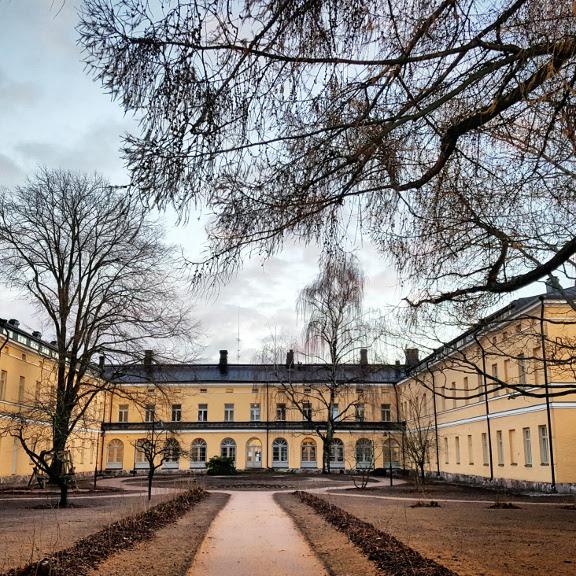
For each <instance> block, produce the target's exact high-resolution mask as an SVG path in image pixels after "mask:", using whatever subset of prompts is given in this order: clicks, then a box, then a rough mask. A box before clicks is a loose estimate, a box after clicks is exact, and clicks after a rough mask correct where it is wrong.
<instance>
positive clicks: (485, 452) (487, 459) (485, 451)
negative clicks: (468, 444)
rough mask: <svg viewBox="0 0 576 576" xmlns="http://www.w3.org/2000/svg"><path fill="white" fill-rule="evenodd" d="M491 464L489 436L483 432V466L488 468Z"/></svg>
mask: <svg viewBox="0 0 576 576" xmlns="http://www.w3.org/2000/svg"><path fill="white" fill-rule="evenodd" d="M489 463H490V455H489V453H488V434H486V432H482V464H484V466H488V464H489Z"/></svg>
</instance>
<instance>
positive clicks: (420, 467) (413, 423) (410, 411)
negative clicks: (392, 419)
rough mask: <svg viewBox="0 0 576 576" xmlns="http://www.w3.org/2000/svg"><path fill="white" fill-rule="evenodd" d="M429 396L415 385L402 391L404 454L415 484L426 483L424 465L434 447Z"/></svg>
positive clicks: (434, 437) (434, 436)
mask: <svg viewBox="0 0 576 576" xmlns="http://www.w3.org/2000/svg"><path fill="white" fill-rule="evenodd" d="M430 401H431V399H430V394H426V392H425V391H424V392H423V390H422V389H421V388H419V387H418V386H417V385H408V386H406V387H405V388H404V389H403V390H402V404H403V406H404V411H405V414H404V415H403V416H404V419H405V420H406V429H405V432H404V441H403V443H404V454H405V456H406V458H407V460H408V462H409V463H410V464H411V465H412V466H413V467H414V470H415V471H416V483H417V484H418V485H420V486H423V485H424V484H425V482H426V465H427V464H428V463H429V462H430V455H431V452H432V450H434V449H435V447H436V434H435V427H434V416H433V414H432V411H431V410H429V406H428V402H430Z"/></svg>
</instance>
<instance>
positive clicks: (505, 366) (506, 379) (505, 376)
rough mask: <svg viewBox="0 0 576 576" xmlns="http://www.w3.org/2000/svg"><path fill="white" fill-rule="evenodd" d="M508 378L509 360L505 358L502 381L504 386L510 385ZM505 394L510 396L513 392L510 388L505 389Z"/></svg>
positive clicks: (509, 373) (509, 374)
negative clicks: (504, 383)
mask: <svg viewBox="0 0 576 576" xmlns="http://www.w3.org/2000/svg"><path fill="white" fill-rule="evenodd" d="M510 376H511V371H510V358H506V359H505V360H504V381H505V382H506V384H509V383H510ZM506 392H507V393H508V394H510V393H511V392H513V390H512V389H511V388H506Z"/></svg>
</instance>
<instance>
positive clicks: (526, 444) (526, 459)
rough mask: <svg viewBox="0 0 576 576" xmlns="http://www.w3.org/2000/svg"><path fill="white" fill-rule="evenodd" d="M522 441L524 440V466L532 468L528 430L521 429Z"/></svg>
mask: <svg viewBox="0 0 576 576" xmlns="http://www.w3.org/2000/svg"><path fill="white" fill-rule="evenodd" d="M522 439H523V440H524V464H525V465H526V466H532V440H531V438H530V428H522Z"/></svg>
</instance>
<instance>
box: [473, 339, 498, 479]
mask: <svg viewBox="0 0 576 576" xmlns="http://www.w3.org/2000/svg"><path fill="white" fill-rule="evenodd" d="M476 342H478V345H480V342H479V341H478V339H476ZM480 350H481V351H482V371H483V372H484V375H483V378H482V380H483V382H484V405H485V407H486V428H487V431H488V456H489V461H490V481H493V480H494V460H493V458H492V429H491V426H490V406H489V404H488V384H487V382H486V354H485V353H484V348H483V347H482V346H480Z"/></svg>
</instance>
